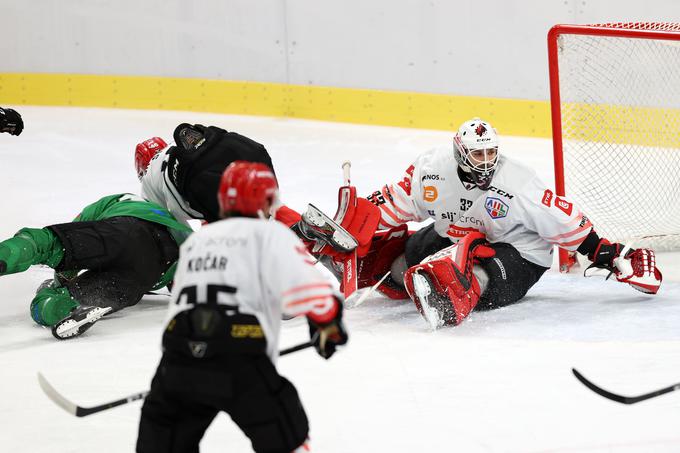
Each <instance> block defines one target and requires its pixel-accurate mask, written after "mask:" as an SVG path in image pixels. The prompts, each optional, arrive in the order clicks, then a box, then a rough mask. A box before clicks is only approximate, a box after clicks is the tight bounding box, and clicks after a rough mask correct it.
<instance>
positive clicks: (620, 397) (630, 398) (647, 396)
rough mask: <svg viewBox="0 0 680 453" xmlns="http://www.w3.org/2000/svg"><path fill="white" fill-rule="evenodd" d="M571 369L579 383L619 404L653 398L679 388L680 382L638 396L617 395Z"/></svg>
mask: <svg viewBox="0 0 680 453" xmlns="http://www.w3.org/2000/svg"><path fill="white" fill-rule="evenodd" d="M571 371H572V372H573V373H574V376H576V379H578V380H579V381H581V383H582V384H583V385H585V386H586V387H588V388H589V389H590V390H592V391H593V392H595V393H597V394H598V395H600V396H603V397H605V398H607V399H610V400H612V401H616V402H617V403H621V404H635V403H639V402H640V401H644V400H648V399H650V398H654V397H656V396H660V395H665V394H666V393H670V392H672V391H674V390H680V383H678V384H673V385H671V386H668V387H664V388H662V389H659V390H656V391H654V392H649V393H645V394H643V395H638V396H623V395H617V394H616V393H612V392H609V391H607V390H605V389H603V388H600V387H598V386H597V385H595V384H593V383H592V382H590V381H589V380H588V379H586V378H585V377H584V376H583V375H582V374H581V373H579V372H578V371H577V370H576V369H575V368H572V369H571Z"/></svg>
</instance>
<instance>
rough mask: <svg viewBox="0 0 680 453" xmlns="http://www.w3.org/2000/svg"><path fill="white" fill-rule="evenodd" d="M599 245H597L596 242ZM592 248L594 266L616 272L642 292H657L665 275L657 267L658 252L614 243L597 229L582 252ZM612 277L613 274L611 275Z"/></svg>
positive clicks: (624, 281)
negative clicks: (602, 237)
mask: <svg viewBox="0 0 680 453" xmlns="http://www.w3.org/2000/svg"><path fill="white" fill-rule="evenodd" d="M594 244H596V245H594ZM589 248H590V250H592V251H591V252H590V253H587V254H588V259H590V260H591V261H592V262H593V264H591V265H590V266H588V268H587V269H586V271H587V270H588V269H591V268H601V269H607V270H608V271H610V275H611V274H614V276H615V277H616V280H618V281H620V282H621V283H628V284H629V285H630V286H632V287H633V288H635V289H636V290H638V291H641V292H643V293H647V294H656V293H657V291H659V287H660V286H661V281H662V280H663V276H662V275H661V271H660V270H659V268H658V267H656V255H655V254H654V251H653V250H650V249H644V248H639V249H628V248H627V247H624V246H623V245H622V244H619V243H613V244H612V243H610V242H609V241H608V240H607V239H600V238H599V237H598V236H597V234H596V233H595V231H591V232H590V234H589V235H588V236H587V237H586V239H585V240H584V241H583V243H582V244H581V246H580V247H579V249H578V251H579V252H581V253H583V252H584V251H586V252H587V251H588V249H589ZM607 278H609V277H607Z"/></svg>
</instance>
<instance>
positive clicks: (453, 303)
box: [404, 258, 480, 326]
mask: <svg viewBox="0 0 680 453" xmlns="http://www.w3.org/2000/svg"><path fill="white" fill-rule="evenodd" d="M416 274H417V275H418V277H416ZM414 278H422V279H423V280H422V281H424V282H426V283H427V284H428V285H429V286H430V288H429V291H428V292H429V294H428V295H427V296H426V297H423V296H422V294H418V291H416V288H415V287H414ZM404 282H405V283H406V290H407V291H408V293H409V295H410V296H411V299H413V302H414V303H415V305H416V307H417V308H418V311H419V312H420V314H421V315H423V316H424V317H426V319H427V313H426V312H425V311H426V310H427V309H435V310H436V311H437V312H438V314H439V317H440V318H441V319H442V321H443V325H445V326H449V325H458V324H460V323H461V322H462V321H463V319H465V318H466V317H467V316H468V315H469V314H470V312H471V311H472V310H473V309H474V308H475V306H476V305H477V302H478V301H479V296H480V288H479V283H478V282H477V279H476V278H475V277H474V275H472V274H470V276H469V277H467V276H465V275H463V273H462V272H461V271H460V269H458V267H457V265H456V264H455V263H454V262H453V261H451V259H450V258H442V259H438V260H435V261H430V262H428V263H424V264H417V265H415V266H413V267H410V268H409V269H408V270H407V271H406V274H405V275H404Z"/></svg>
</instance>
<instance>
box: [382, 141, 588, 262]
mask: <svg viewBox="0 0 680 453" xmlns="http://www.w3.org/2000/svg"><path fill="white" fill-rule="evenodd" d="M470 186H472V187H470ZM369 199H371V201H373V203H375V204H377V205H378V206H379V207H380V209H381V224H380V228H391V227H393V226H396V225H399V224H402V223H406V222H408V221H411V220H414V221H423V220H426V219H428V218H431V219H434V222H435V230H436V231H437V233H438V234H439V235H440V236H442V237H449V238H450V239H451V240H452V241H454V242H455V241H457V240H458V239H460V238H461V237H463V236H464V235H465V234H467V233H469V232H471V231H480V232H482V233H484V234H485V235H486V238H487V240H488V241H489V242H491V243H501V242H502V243H508V244H510V245H512V246H513V247H515V248H516V249H517V250H518V251H519V253H520V254H521V255H522V257H523V258H524V259H526V260H528V261H531V262H532V263H535V264H538V265H540V266H544V267H550V266H551V264H552V253H553V246H554V245H559V246H560V247H563V248H565V249H567V250H571V251H574V250H576V249H577V248H578V246H579V245H580V244H581V242H583V240H584V239H585V237H586V236H587V235H588V233H589V232H590V230H591V229H592V227H593V225H592V223H591V222H590V220H588V218H587V217H586V216H585V215H584V214H583V213H582V212H581V210H580V209H579V208H578V207H577V206H575V205H574V204H573V203H571V202H570V201H568V200H566V199H564V198H562V197H558V196H556V195H555V193H554V191H553V190H551V189H549V188H547V186H546V185H545V184H544V183H543V182H542V181H541V180H540V178H539V177H538V176H537V175H536V173H535V172H534V171H533V170H532V169H530V168H528V167H526V166H524V165H522V164H520V163H519V162H516V161H514V160H512V159H509V158H507V157H506V156H500V157H499V163H498V167H497V168H496V172H495V173H494V176H493V180H492V182H491V186H490V187H489V190H487V191H482V190H480V189H478V188H476V187H475V186H473V185H471V184H467V183H463V182H462V181H461V180H460V177H459V176H458V164H457V162H456V160H455V157H454V155H453V150H452V149H451V148H437V149H434V150H431V151H429V152H426V153H424V154H422V155H421V156H419V157H418V159H416V161H415V162H414V164H413V165H411V166H410V167H409V168H408V170H407V171H406V174H405V176H404V178H403V179H402V180H401V181H399V182H398V183H395V184H389V185H386V186H384V187H383V189H382V191H379V192H376V193H374V194H373V195H371V196H370V197H369Z"/></svg>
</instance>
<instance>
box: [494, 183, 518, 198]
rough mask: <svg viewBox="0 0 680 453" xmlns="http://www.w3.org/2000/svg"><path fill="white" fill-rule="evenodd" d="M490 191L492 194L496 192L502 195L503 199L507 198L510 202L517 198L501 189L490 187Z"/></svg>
mask: <svg viewBox="0 0 680 453" xmlns="http://www.w3.org/2000/svg"><path fill="white" fill-rule="evenodd" d="M489 190H490V191H491V192H496V193H497V194H498V195H500V196H502V197H507V198H508V199H509V200H512V199H513V198H515V196H514V195H510V194H509V193H507V192H506V191H505V190H503V189H499V188H498V187H494V186H491V187H489Z"/></svg>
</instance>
